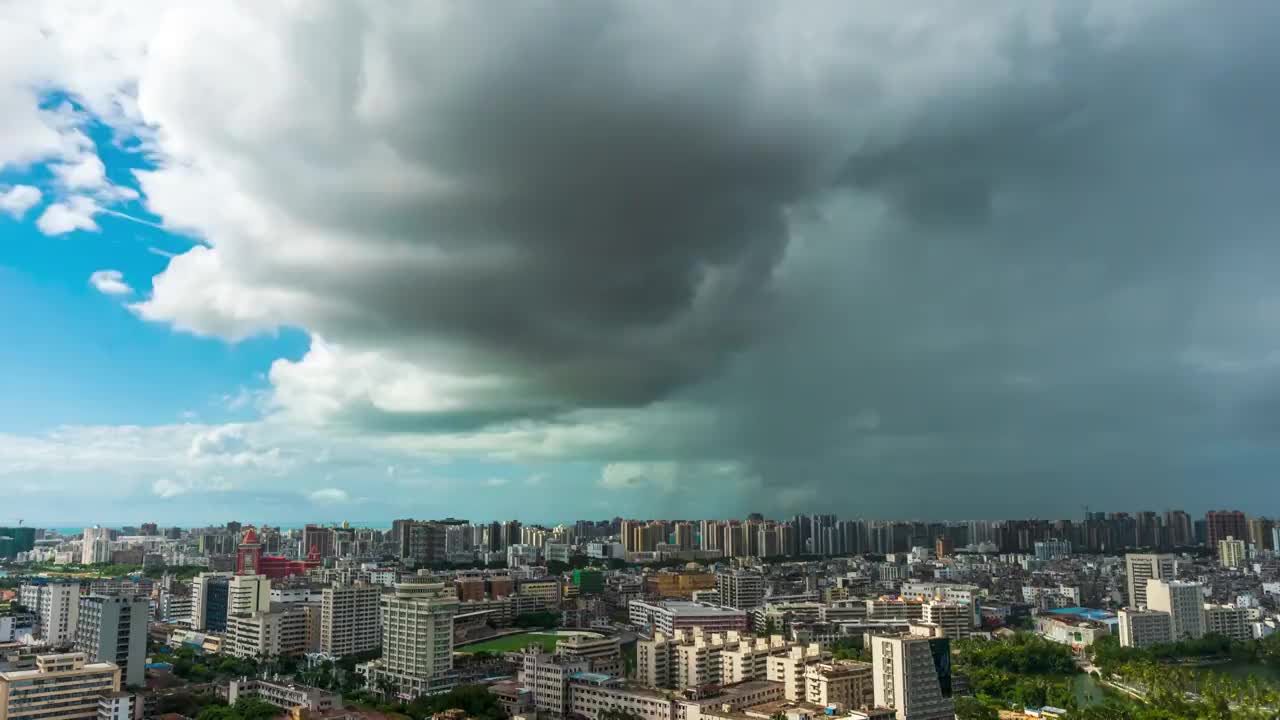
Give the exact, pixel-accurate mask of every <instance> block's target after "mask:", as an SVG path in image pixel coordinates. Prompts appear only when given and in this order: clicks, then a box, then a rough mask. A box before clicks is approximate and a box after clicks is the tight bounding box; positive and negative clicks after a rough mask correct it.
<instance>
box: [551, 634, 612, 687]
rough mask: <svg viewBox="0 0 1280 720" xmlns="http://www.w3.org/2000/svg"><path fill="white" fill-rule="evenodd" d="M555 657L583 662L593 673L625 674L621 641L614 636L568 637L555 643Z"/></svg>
mask: <svg viewBox="0 0 1280 720" xmlns="http://www.w3.org/2000/svg"><path fill="white" fill-rule="evenodd" d="M556 655H559V656H560V657H563V658H566V659H568V660H585V661H587V665H588V666H589V667H588V669H589V670H590V671H591V672H593V673H601V674H604V675H615V676H618V677H621V676H622V675H623V674H624V673H625V672H626V664H625V663H624V662H623V660H622V641H621V640H620V639H619V638H618V637H616V636H615V637H599V638H598V637H590V636H588V635H570V636H569V637H566V638H564V639H562V640H560V641H559V642H557V643H556Z"/></svg>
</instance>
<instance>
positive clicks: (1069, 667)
mask: <svg viewBox="0 0 1280 720" xmlns="http://www.w3.org/2000/svg"><path fill="white" fill-rule="evenodd" d="M951 652H952V662H953V663H954V668H955V671H956V672H957V673H960V674H963V675H964V676H965V677H967V678H968V681H969V688H970V690H971V691H972V692H973V697H971V698H962V699H958V700H957V703H956V714H957V715H958V716H959V717H960V718H962V720H987V719H988V718H992V717H994V716H995V714H996V713H997V710H998V709H1000V708H1010V707H1013V708H1020V707H1023V706H1026V707H1042V706H1044V705H1053V706H1055V707H1061V708H1067V709H1073V708H1074V707H1075V697H1074V692H1073V691H1072V687H1071V682H1072V676H1073V675H1074V674H1075V673H1077V672H1079V670H1078V668H1077V667H1076V664H1075V659H1074V658H1073V657H1072V655H1071V650H1070V649H1069V648H1067V647H1066V646H1064V645H1059V644H1058V643H1055V642H1051V641H1049V640H1045V639H1044V638H1042V637H1039V636H1038V635H1034V634H1032V633H1017V634H1015V635H1012V636H1010V637H1008V638H1002V639H999V640H980V639H972V640H958V641H956V642H953V643H952V644H951Z"/></svg>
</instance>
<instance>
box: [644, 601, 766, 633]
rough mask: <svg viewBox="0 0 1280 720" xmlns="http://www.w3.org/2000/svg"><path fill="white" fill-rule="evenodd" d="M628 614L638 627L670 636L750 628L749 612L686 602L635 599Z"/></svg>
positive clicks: (743, 630) (744, 630) (739, 630)
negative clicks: (694, 631)
mask: <svg viewBox="0 0 1280 720" xmlns="http://www.w3.org/2000/svg"><path fill="white" fill-rule="evenodd" d="M628 613H629V616H630V620H631V625H633V626H634V627H637V628H641V629H648V630H650V631H652V632H660V633H665V634H667V635H672V634H674V633H675V631H676V630H691V629H693V628H695V627H698V628H702V629H703V630H705V631H707V632H727V631H729V630H736V631H738V632H746V631H747V629H748V627H749V625H748V616H747V612H746V611H745V610H739V609H736V608H729V607H720V606H717V605H710V604H707V603H695V602H686V601H684V600H663V601H658V602H649V601H644V600H632V601H631V603H630V604H629V605H628Z"/></svg>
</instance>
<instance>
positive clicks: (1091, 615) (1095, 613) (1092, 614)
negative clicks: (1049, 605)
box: [1049, 607, 1115, 620]
mask: <svg viewBox="0 0 1280 720" xmlns="http://www.w3.org/2000/svg"><path fill="white" fill-rule="evenodd" d="M1049 614H1050V615H1079V616H1080V617H1082V618H1086V619H1089V620H1110V619H1112V618H1114V617H1115V613H1112V612H1108V611H1106V610H1097V609H1094V608H1086V607H1069V608H1059V609H1057V610H1050V611H1049Z"/></svg>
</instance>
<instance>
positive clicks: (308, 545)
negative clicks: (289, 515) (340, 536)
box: [298, 525, 333, 558]
mask: <svg viewBox="0 0 1280 720" xmlns="http://www.w3.org/2000/svg"><path fill="white" fill-rule="evenodd" d="M313 554H314V555H317V556H319V557H322V558H327V557H333V529H332V528H327V527H324V526H323V525H307V526H306V527H304V528H302V547H301V548H299V552H298V555H299V556H301V557H308V556H310V555H313Z"/></svg>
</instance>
